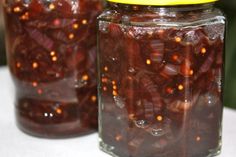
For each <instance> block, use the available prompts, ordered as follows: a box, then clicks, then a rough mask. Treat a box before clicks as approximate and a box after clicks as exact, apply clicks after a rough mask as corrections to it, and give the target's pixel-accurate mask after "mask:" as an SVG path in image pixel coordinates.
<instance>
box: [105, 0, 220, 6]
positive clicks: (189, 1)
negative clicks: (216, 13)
mask: <svg viewBox="0 0 236 157" xmlns="http://www.w3.org/2000/svg"><path fill="white" fill-rule="evenodd" d="M107 1H109V2H113V3H122V4H130V5H151V6H177V5H198V4H206V3H213V2H216V1H218V0H107Z"/></svg>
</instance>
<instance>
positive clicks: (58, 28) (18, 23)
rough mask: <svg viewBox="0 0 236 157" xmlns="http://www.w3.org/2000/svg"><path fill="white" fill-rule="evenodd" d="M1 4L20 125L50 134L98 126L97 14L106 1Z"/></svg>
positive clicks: (84, 131)
mask: <svg viewBox="0 0 236 157" xmlns="http://www.w3.org/2000/svg"><path fill="white" fill-rule="evenodd" d="M3 7H4V14H5V23H6V45H7V54H8V63H9V67H10V71H11V74H12V77H13V80H14V83H15V86H16V101H15V102H16V103H15V104H16V118H17V123H18V126H19V128H20V129H22V130H23V131H24V132H26V133H29V134H31V135H35V136H39V137H48V138H64V137H71V136H77V135H82V134H88V133H91V132H94V131H96V129H97V90H96V86H97V84H96V64H95V63H96V17H97V16H98V14H99V13H100V12H101V11H102V2H101V1H100V0H69V1H68V0H55V1H46V0H17V1H13V0H5V2H4V4H3Z"/></svg>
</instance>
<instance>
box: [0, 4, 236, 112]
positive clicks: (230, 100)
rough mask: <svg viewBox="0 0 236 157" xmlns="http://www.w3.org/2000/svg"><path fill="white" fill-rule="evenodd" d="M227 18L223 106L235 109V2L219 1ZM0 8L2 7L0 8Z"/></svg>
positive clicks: (1, 48) (0, 56)
mask: <svg viewBox="0 0 236 157" xmlns="http://www.w3.org/2000/svg"><path fill="white" fill-rule="evenodd" d="M217 6H218V7H219V8H221V9H222V10H223V11H224V12H225V14H226V16H227V18H228V32H227V42H226V67H225V69H226V78H225V97H224V99H225V106H228V107H231V108H235V109H236V1H235V0H221V1H220V2H218V3H217ZM1 7H2V6H1ZM1 7H0V66H4V65H6V54H5V43H4V29H3V17H2V8H1Z"/></svg>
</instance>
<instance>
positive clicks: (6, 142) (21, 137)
mask: <svg viewBox="0 0 236 157" xmlns="http://www.w3.org/2000/svg"><path fill="white" fill-rule="evenodd" d="M0 87H1V90H0V100H1V102H0V106H1V109H0V157H76V156H82V157H109V155H107V154H105V153H103V152H101V151H100V150H99V148H98V135H97V134H96V133H95V134H92V135H89V136H84V137H78V138H72V139H63V140H50V139H40V138H35V137H31V136H28V135H26V134H24V133H22V132H21V131H19V130H18V129H17V127H16V125H15V120H14V112H13V111H14V110H13V107H14V105H13V101H14V94H13V93H14V92H13V91H14V90H13V89H14V88H13V85H12V82H11V79H10V76H9V72H8V70H7V68H6V67H2V68H0ZM235 120H236V111H234V110H232V109H229V108H225V109H224V119H223V150H222V154H221V155H220V157H235V156H236V124H234V122H235Z"/></svg>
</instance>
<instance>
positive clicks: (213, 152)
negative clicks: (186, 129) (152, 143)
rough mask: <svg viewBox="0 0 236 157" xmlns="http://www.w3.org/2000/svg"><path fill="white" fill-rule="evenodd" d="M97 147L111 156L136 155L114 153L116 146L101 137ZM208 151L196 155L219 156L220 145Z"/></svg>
mask: <svg viewBox="0 0 236 157" xmlns="http://www.w3.org/2000/svg"><path fill="white" fill-rule="evenodd" d="M99 148H100V150H101V151H103V152H105V153H107V154H109V155H111V156H112V157H136V156H132V155H124V154H118V153H114V152H115V149H116V148H115V147H114V146H110V145H108V144H106V143H105V142H103V141H102V140H101V139H100V142H99ZM210 152H211V153H209V154H208V155H207V156H197V157H219V155H220V154H221V145H220V146H219V147H218V148H216V149H214V150H211V151H210ZM155 157H169V156H155ZM187 157H196V156H194V155H193V156H187Z"/></svg>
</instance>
